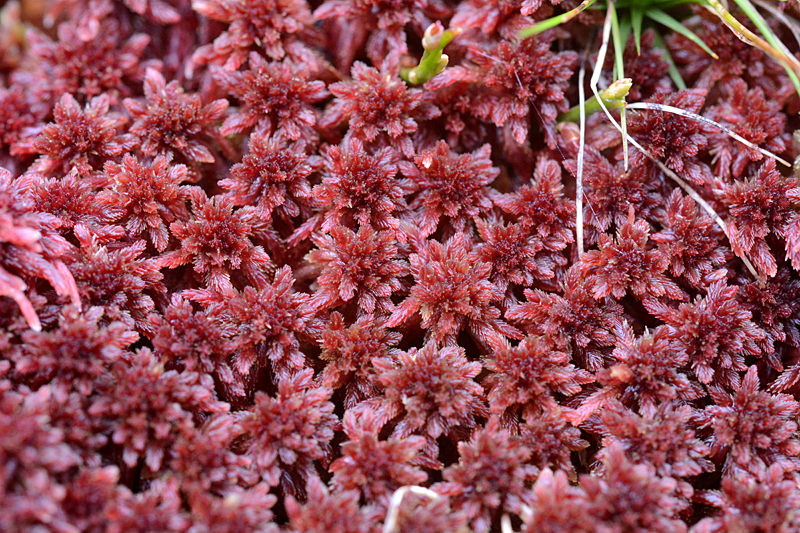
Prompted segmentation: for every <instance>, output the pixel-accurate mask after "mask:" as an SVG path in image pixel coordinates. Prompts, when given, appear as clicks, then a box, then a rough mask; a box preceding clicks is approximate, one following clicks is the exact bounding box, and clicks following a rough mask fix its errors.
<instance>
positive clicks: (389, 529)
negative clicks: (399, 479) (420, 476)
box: [383, 485, 440, 533]
mask: <svg viewBox="0 0 800 533" xmlns="http://www.w3.org/2000/svg"><path fill="white" fill-rule="evenodd" d="M409 492H410V493H411V494H416V495H417V496H423V497H426V498H430V499H431V500H436V499H438V498H440V496H439V495H438V494H437V493H436V492H434V491H432V490H431V489H428V488H425V487H420V486H419V485H404V486H402V487H400V488H399V489H397V490H396V491H394V493H393V494H392V498H391V500H389V509H387V511H386V520H385V521H384V522H383V533H394V531H395V529H397V517H398V515H399V514H400V504H402V503H403V498H405V496H406V494H408V493H409Z"/></svg>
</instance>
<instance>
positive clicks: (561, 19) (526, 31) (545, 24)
mask: <svg viewBox="0 0 800 533" xmlns="http://www.w3.org/2000/svg"><path fill="white" fill-rule="evenodd" d="M595 2H596V0H583V2H581V5H579V6H578V7H576V8H575V9H571V10H569V11H567V12H566V13H562V14H560V15H556V16H555V17H551V18H549V19H545V20H543V21H541V22H539V23H537V24H534V25H533V26H529V27H527V28H523V29H522V30H520V31H519V34H518V35H519V38H520V39H527V38H528V37H533V36H534V35H537V34H539V33H542V32H543V31H546V30H549V29H550V28H555V27H556V26H558V25H560V24H564V23H565V22H567V21H570V20H572V19H573V18H575V17H577V16H578V15H579V14H580V13H581V12H582V11H584V10H585V9H586V8H588V7H589V6H591V5H592V4H594V3H595Z"/></svg>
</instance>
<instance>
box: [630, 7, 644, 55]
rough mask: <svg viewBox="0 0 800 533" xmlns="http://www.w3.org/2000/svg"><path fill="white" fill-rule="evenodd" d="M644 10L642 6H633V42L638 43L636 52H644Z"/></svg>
mask: <svg viewBox="0 0 800 533" xmlns="http://www.w3.org/2000/svg"><path fill="white" fill-rule="evenodd" d="M643 19H644V10H643V9H642V8H640V7H634V8H631V26H633V42H635V43H636V53H637V54H641V53H642V20H643Z"/></svg>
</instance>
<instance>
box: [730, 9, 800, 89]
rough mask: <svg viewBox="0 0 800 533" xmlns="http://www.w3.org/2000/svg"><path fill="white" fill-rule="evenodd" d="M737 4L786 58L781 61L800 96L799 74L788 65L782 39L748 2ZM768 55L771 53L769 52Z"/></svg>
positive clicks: (766, 39) (765, 38)
mask: <svg viewBox="0 0 800 533" xmlns="http://www.w3.org/2000/svg"><path fill="white" fill-rule="evenodd" d="M733 1H734V2H736V5H737V6H739V8H740V9H741V10H742V11H743V12H744V14H745V15H747V18H749V19H750V20H751V21H752V22H753V24H755V25H756V28H758V31H760V32H761V35H763V36H764V40H765V41H767V42H768V43H769V44H770V45H772V47H773V48H774V49H775V51H776V52H778V53H780V54H782V55H783V56H784V57H783V58H782V59H783V61H780V63H781V65H783V68H784V69H785V70H786V73H787V74H788V75H789V79H790V80H791V81H792V85H794V90H795V91H797V94H800V79H798V77H797V73H796V72H794V69H792V68H791V67H790V66H789V65H788V64H787V62H788V61H787V60H788V57H787V54H786V53H785V52H784V51H785V50H786V45H784V44H783V43H782V42H781V40H780V39H778V37H777V36H776V35H775V33H773V31H772V28H770V27H769V26H768V25H767V23H766V21H765V20H764V18H763V17H762V16H761V14H760V13H759V12H758V11H757V10H756V8H755V7H754V6H753V4H751V3H750V2H749V1H748V0H733ZM767 53H769V52H768V51H767ZM769 55H771V56H773V58H774V59H776V60H779V58H777V57H775V56H774V54H771V53H770V54H769Z"/></svg>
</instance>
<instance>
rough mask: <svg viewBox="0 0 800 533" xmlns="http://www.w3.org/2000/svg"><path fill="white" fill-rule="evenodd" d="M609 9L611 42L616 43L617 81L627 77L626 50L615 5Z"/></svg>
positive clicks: (611, 5)
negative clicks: (624, 55)
mask: <svg viewBox="0 0 800 533" xmlns="http://www.w3.org/2000/svg"><path fill="white" fill-rule="evenodd" d="M608 9H609V10H610V11H611V42H612V43H614V68H615V70H616V78H615V79H617V80H619V79H622V78H624V77H625V58H624V57H623V54H624V53H625V48H623V46H622V39H621V38H620V37H621V36H620V31H619V19H618V18H617V9H616V7H615V6H614V4H613V3H612V4H609V5H608Z"/></svg>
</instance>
